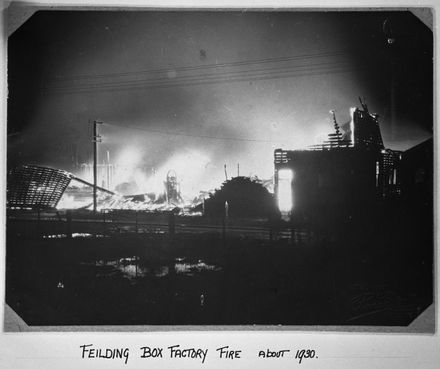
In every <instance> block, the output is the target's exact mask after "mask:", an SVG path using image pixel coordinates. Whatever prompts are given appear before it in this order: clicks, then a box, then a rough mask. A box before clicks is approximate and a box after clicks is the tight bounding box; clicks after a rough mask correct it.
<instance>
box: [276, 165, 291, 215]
mask: <svg viewBox="0 0 440 369" xmlns="http://www.w3.org/2000/svg"><path fill="white" fill-rule="evenodd" d="M292 181H293V171H292V170H291V169H281V170H279V171H278V208H279V210H280V211H281V212H283V213H289V212H291V211H292V209H293V190H292Z"/></svg>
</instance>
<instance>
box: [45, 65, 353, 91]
mask: <svg viewBox="0 0 440 369" xmlns="http://www.w3.org/2000/svg"><path fill="white" fill-rule="evenodd" d="M346 66H349V65H348V64H347V63H341V62H338V63H335V62H331V63H329V62H325V63H314V64H307V65H294V66H285V67H271V68H260V69H252V70H239V71H228V72H220V73H208V74H195V75H186V76H185V75H184V76H179V77H175V78H170V77H168V76H165V77H161V78H155V79H138V80H128V81H119V82H116V81H115V82H100V83H89V84H80V85H59V86H53V87H52V88H50V89H51V90H63V89H76V88H81V89H84V88H98V87H119V86H125V85H130V86H131V85H138V84H149V83H169V82H172V83H177V82H186V81H191V80H192V79H196V80H197V79H206V80H207V79H212V78H224V77H233V76H235V75H238V76H240V75H241V74H243V75H245V74H249V75H251V76H252V75H254V74H255V75H257V76H258V74H260V73H262V72H279V73H287V72H291V71H296V70H302V69H304V68H306V69H309V70H311V69H318V68H323V67H329V68H330V67H331V68H334V67H346Z"/></svg>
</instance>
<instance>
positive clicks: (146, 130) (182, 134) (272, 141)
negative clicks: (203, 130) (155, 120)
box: [103, 122, 287, 144]
mask: <svg viewBox="0 0 440 369" xmlns="http://www.w3.org/2000/svg"><path fill="white" fill-rule="evenodd" d="M103 124H104V125H110V126H116V127H121V128H124V129H133V130H139V131H144V132H148V133H155V134H160V135H168V136H184V137H193V138H204V139H212V140H221V141H242V142H260V143H272V144H273V143H287V141H278V140H275V141H274V140H263V139H257V138H246V137H221V136H210V135H196V134H190V133H181V132H169V131H161V130H155V129H149V128H143V127H138V126H127V125H123V124H118V123H114V122H104V123H103Z"/></svg>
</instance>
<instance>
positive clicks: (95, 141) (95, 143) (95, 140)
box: [92, 120, 102, 213]
mask: <svg viewBox="0 0 440 369" xmlns="http://www.w3.org/2000/svg"><path fill="white" fill-rule="evenodd" d="M98 124H102V122H100V121H98V120H94V121H93V140H92V142H93V212H94V213H96V208H97V188H96V186H97V182H98V165H97V162H98V142H102V141H101V136H99V135H98Z"/></svg>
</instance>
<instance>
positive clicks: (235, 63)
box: [53, 51, 346, 81]
mask: <svg viewBox="0 0 440 369" xmlns="http://www.w3.org/2000/svg"><path fill="white" fill-rule="evenodd" d="M345 53H346V52H344V51H334V52H322V53H315V54H302V55H294V56H283V57H276V58H262V59H253V60H239V61H233V62H226V63H213V64H205V65H197V66H181V67H175V68H173V67H168V68H158V69H146V70H140V71H130V72H118V73H101V74H83V75H76V76H75V75H74V76H70V77H56V78H54V80H53V81H67V80H80V79H95V78H107V77H118V76H127V75H136V74H149V73H152V74H154V73H164V72H173V71H175V72H180V71H191V70H200V69H212V68H224V67H231V66H232V67H234V66H247V65H258V64H266V63H275V62H283V61H291V60H298V59H311V58H312V59H313V58H322V57H330V56H338V55H344V54H345Z"/></svg>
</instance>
